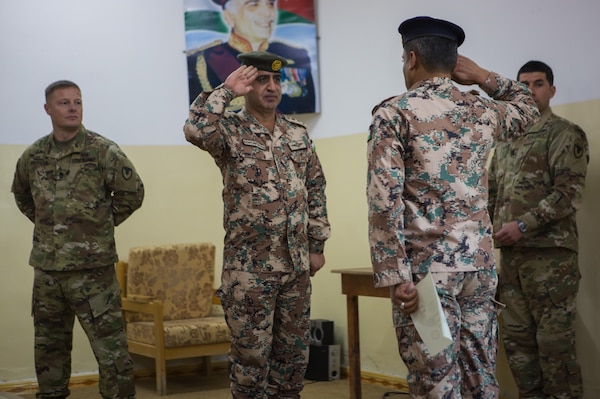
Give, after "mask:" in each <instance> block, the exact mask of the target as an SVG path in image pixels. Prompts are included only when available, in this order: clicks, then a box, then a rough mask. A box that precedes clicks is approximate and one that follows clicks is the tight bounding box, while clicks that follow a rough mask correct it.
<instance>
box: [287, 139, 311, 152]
mask: <svg viewBox="0 0 600 399" xmlns="http://www.w3.org/2000/svg"><path fill="white" fill-rule="evenodd" d="M288 146H289V147H290V150H292V151H298V150H305V149H306V148H308V147H307V146H306V143H305V142H304V141H290V142H289V143H288Z"/></svg>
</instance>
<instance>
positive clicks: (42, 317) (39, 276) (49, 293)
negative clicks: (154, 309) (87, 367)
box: [32, 264, 135, 398]
mask: <svg viewBox="0 0 600 399" xmlns="http://www.w3.org/2000/svg"><path fill="white" fill-rule="evenodd" d="M120 295H121V290H120V288H119V282H118V280H117V277H116V275H115V269H114V266H113V265H112V264H111V265H108V266H105V267H98V268H95V269H91V270H74V271H44V270H40V269H35V273H34V285H33V300H32V314H33V321H34V328H35V347H34V353H35V369H36V375H37V379H38V389H39V391H38V393H37V394H36V397H37V398H64V397H67V396H68V394H69V388H68V387H69V379H70V376H71V349H72V340H73V324H74V318H75V316H77V319H78V320H79V323H80V324H81V326H82V327H83V330H84V331H85V333H86V335H87V337H88V339H89V341H90V344H91V346H92V350H93V351H94V355H95V357H96V359H97V361H98V370H99V375H100V380H99V384H98V388H99V391H100V394H101V396H102V397H103V398H135V385H134V379H133V361H132V359H131V356H130V355H129V352H128V350H127V338H126V335H125V331H124V323H123V316H122V313H121V296H120Z"/></svg>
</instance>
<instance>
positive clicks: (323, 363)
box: [305, 345, 340, 381]
mask: <svg viewBox="0 0 600 399" xmlns="http://www.w3.org/2000/svg"><path fill="white" fill-rule="evenodd" d="M305 378H306V379H307V380H313V381H330V380H337V379H339V378H340V346H339V345H311V346H310V353H309V357H308V367H307V368H306V375H305Z"/></svg>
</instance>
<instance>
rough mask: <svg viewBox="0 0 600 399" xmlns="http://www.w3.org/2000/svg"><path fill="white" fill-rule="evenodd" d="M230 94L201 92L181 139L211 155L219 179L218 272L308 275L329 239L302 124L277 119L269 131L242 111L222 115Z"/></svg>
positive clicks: (314, 160)
mask: <svg viewBox="0 0 600 399" xmlns="http://www.w3.org/2000/svg"><path fill="white" fill-rule="evenodd" d="M232 99H233V93H231V92H230V91H229V90H227V89H226V88H224V87H223V86H221V87H219V88H217V89H216V90H214V91H211V92H202V93H201V94H200V95H199V96H198V97H197V98H196V100H195V101H194V103H193V104H192V106H191V107H190V114H189V118H188V120H187V121H186V123H185V126H184V132H185V136H186V139H187V140H188V141H190V142H191V143H193V144H194V145H196V146H198V147H199V148H201V149H203V150H206V151H208V152H209V153H210V155H211V156H212V157H213V158H214V160H215V163H216V164H217V165H218V166H219V168H220V169H221V174H222V176H223V186H224V187H223V202H224V218H223V224H224V227H225V231H226V234H225V245H224V254H223V257H224V266H223V268H224V269H225V270H228V269H235V270H245V271H250V272H268V271H288V272H290V271H292V270H294V271H302V270H309V257H308V254H309V251H310V253H323V247H324V242H325V240H326V239H327V238H328V237H329V235H330V226H329V222H328V220H327V209H326V197H325V176H324V175H323V170H322V168H321V164H320V161H319V158H318V157H317V154H316V152H315V151H314V150H313V144H312V141H311V140H310V138H309V136H308V133H307V131H306V127H305V126H304V125H303V124H302V123H300V122H298V121H296V120H294V119H291V118H289V117H287V116H284V115H281V114H277V115H276V123H275V130H274V132H273V134H270V133H269V132H268V130H267V129H266V128H265V127H263V126H262V125H261V124H260V123H259V122H258V121H257V120H256V119H255V118H254V117H253V116H252V115H250V114H248V113H247V112H246V111H245V109H242V110H241V111H240V112H239V113H233V112H231V111H226V107H227V105H228V104H229V103H230V102H231V100H232Z"/></svg>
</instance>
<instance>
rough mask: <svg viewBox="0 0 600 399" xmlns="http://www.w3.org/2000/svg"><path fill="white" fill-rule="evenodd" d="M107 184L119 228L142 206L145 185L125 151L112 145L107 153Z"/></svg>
mask: <svg viewBox="0 0 600 399" xmlns="http://www.w3.org/2000/svg"><path fill="white" fill-rule="evenodd" d="M106 172H107V178H106V184H107V189H108V190H109V192H110V193H111V194H112V209H113V216H114V224H115V226H118V225H119V224H121V223H122V222H123V221H124V220H125V219H127V218H128V217H129V216H131V214H132V213H133V212H134V211H135V210H137V209H138V208H139V207H140V206H142V201H143V200H144V184H143V183H142V180H141V178H140V176H139V175H138V173H137V171H136V170H135V167H134V166H133V163H132V162H131V161H130V160H129V158H127V156H125V154H124V153H123V151H121V149H120V148H119V147H118V146H116V145H111V146H110V147H109V149H108V151H107V153H106Z"/></svg>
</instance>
